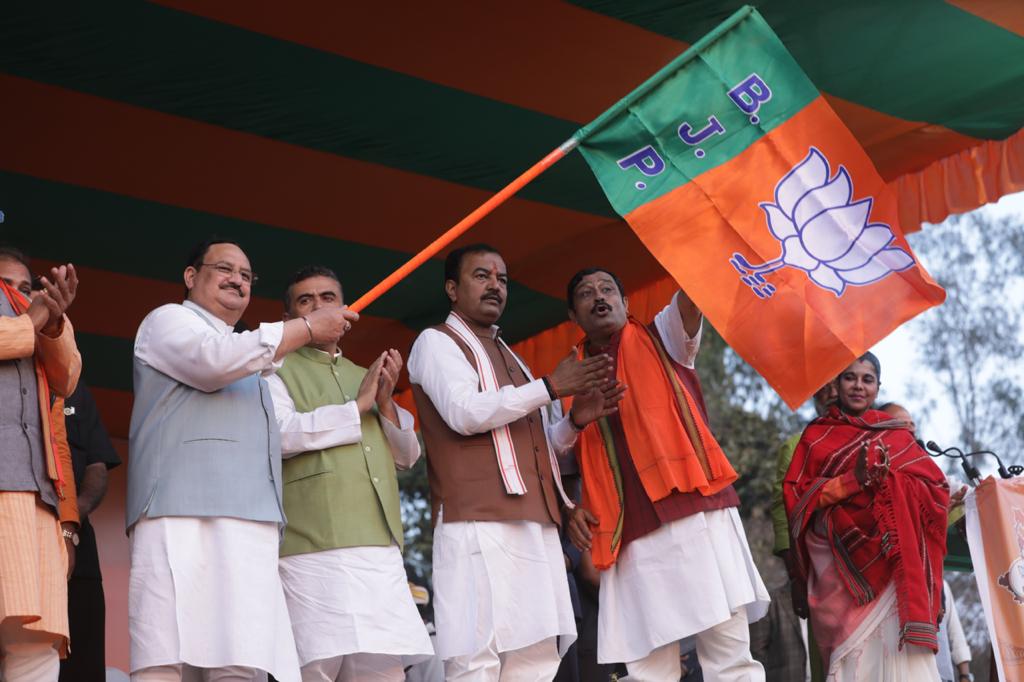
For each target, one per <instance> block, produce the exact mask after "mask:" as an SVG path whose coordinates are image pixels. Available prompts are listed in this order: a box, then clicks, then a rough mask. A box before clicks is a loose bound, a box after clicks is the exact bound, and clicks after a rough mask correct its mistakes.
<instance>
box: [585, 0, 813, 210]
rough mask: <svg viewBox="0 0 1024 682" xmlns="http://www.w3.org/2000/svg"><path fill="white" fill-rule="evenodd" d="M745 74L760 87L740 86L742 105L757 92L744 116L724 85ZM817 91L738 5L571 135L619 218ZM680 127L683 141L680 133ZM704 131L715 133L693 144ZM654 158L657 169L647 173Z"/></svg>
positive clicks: (738, 148) (725, 158)
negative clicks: (744, 91)
mask: <svg viewBox="0 0 1024 682" xmlns="http://www.w3.org/2000/svg"><path fill="white" fill-rule="evenodd" d="M752 76H754V77H756V78H759V79H760V81H761V82H762V83H763V84H764V85H765V86H767V90H765V89H764V88H762V87H761V86H760V85H759V84H758V85H754V86H753V88H752V91H751V90H748V91H747V94H748V97H747V98H743V101H744V102H745V103H746V102H751V101H753V100H759V99H760V98H761V96H764V97H765V101H763V102H761V103H760V106H759V108H758V109H757V111H756V112H754V114H753V115H750V114H748V113H746V112H744V111H743V110H742V109H741V108H740V107H739V106H737V104H736V103H735V102H734V101H733V99H732V98H730V96H729V91H730V90H731V89H733V88H735V87H736V86H739V85H741V84H742V83H744V82H745V81H748V79H750V78H751V77H752ZM769 92H770V97H768V96H767V95H768V93H769ZM817 96H818V91H817V89H816V88H815V87H814V85H813V84H812V83H811V81H810V80H809V79H808V78H807V76H806V75H805V74H804V73H803V71H802V70H801V69H800V67H799V65H797V63H796V61H795V60H794V59H793V57H792V56H791V55H790V54H789V52H788V51H787V50H786V47H785V46H784V45H783V44H782V41H780V40H779V39H778V37H777V36H776V35H775V33H773V32H772V30H771V28H770V27H769V26H768V24H767V23H766V22H765V21H764V19H763V18H762V17H761V15H760V14H758V13H757V11H756V10H753V9H750V8H744V9H741V10H740V11H739V12H737V13H736V14H734V15H733V16H732V17H730V18H729V19H728V20H726V22H724V23H723V24H722V25H721V26H719V27H718V28H717V29H715V30H714V31H712V32H711V33H709V34H708V35H707V36H705V37H704V38H703V39H701V40H700V41H698V42H697V43H696V44H694V45H693V47H691V48H690V49H689V50H687V51H686V52H685V53H683V54H682V55H681V56H680V57H679V58H677V59H676V60H675V61H674V62H673V63H672V64H670V65H669V66H668V67H666V68H665V69H663V70H662V71H660V72H659V73H658V74H656V76H655V77H654V78H652V79H651V80H649V81H647V82H646V83H644V84H643V85H642V86H640V87H639V88H638V89H637V90H635V91H634V92H633V93H631V94H630V95H629V96H628V97H626V98H625V99H624V100H623V101H622V102H620V103H619V104H617V105H616V106H615V107H613V108H612V109H611V110H610V113H606V114H605V115H602V116H601V117H599V118H598V119H597V120H596V121H595V122H594V123H592V124H591V125H590V126H587V127H585V128H583V129H582V130H581V131H580V132H579V133H578V136H579V137H580V138H582V142H581V144H580V150H581V151H582V153H583V156H584V157H585V158H586V160H587V162H588V163H589V164H590V167H591V168H592V169H593V171H594V173H595V174H596V175H597V179H598V180H599V181H600V183H601V186H602V187H603V188H604V191H605V194H607V195H608V199H609V200H610V201H611V203H612V206H613V207H614V208H615V210H616V211H617V212H618V213H619V214H621V215H626V214H628V213H630V212H631V211H633V210H634V209H636V208H637V207H639V206H642V205H643V204H645V203H647V202H649V201H653V200H654V199H657V198H658V197H660V196H662V195H664V194H666V193H667V192H669V191H671V190H673V189H675V188H676V187H679V186H681V185H684V184H686V183H688V182H690V181H691V180H693V179H694V178H696V177H697V176H699V175H700V174H701V173H704V172H706V171H709V170H711V169H712V168H715V167H717V166H720V165H722V164H724V163H728V162H729V161H730V160H731V159H732V158H734V157H735V156H736V155H737V154H739V153H740V152H742V151H743V150H744V149H746V148H747V147H749V146H750V145H751V144H753V143H754V142H756V141H757V140H758V139H760V138H761V137H762V136H763V135H765V134H766V133H768V132H770V131H771V130H773V129H774V128H775V127H777V126H778V125H780V124H781V123H782V122H784V121H786V120H787V119H789V118H790V117H792V116H793V115H794V114H796V113H797V112H798V111H800V110H801V109H803V108H804V107H806V106H807V105H808V104H810V102H811V101H812V100H814V99H815V98H816V97H817ZM684 124H685V125H686V126H688V127H687V128H685V136H686V137H689V138H690V141H684V139H683V136H682V135H681V133H680V127H681V126H684ZM705 129H707V130H709V131H717V130H719V129H720V130H721V132H715V133H714V134H710V135H709V136H707V137H706V138H704V139H703V140H701V141H694V140H695V138H699V137H701V134H700V133H701V131H703V130H705ZM645 149H648V151H647V152H646V153H645V152H644V151H643V150H645ZM650 150H653V152H654V153H656V154H657V157H654V155H653V154H652V153H651V151H650ZM633 155H639V156H637V157H633ZM631 157H633V158H637V159H638V160H637V161H636V162H634V163H632V164H628V163H627V162H626V161H625V159H629V158H631ZM639 157H644V159H643V160H642V161H641V160H639ZM659 159H660V162H663V165H664V169H663V170H661V171H660V172H658V173H657V174H656V175H653V174H651V173H653V172H654V171H656V170H657V169H658V168H659V167H660V162H659ZM623 165H626V167H625V168H624V167H623ZM640 168H643V169H646V170H647V171H648V172H647V173H645V172H643V171H642V170H640Z"/></svg>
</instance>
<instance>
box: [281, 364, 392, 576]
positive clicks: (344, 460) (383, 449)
mask: <svg viewBox="0 0 1024 682" xmlns="http://www.w3.org/2000/svg"><path fill="white" fill-rule="evenodd" d="M365 374H366V370H365V369H363V368H362V367H359V366H357V365H355V364H353V363H352V362H351V361H349V360H348V359H346V358H344V357H342V356H340V355H339V356H338V357H337V358H333V359H332V358H331V357H330V356H329V355H328V354H326V353H323V352H321V351H318V350H315V349H313V348H300V349H299V350H297V351H295V352H294V353H290V354H289V355H288V356H287V357H286V358H285V360H284V364H283V365H282V367H281V369H279V370H278V371H277V375H278V376H279V377H280V378H281V380H282V381H283V382H284V385H285V387H287V389H288V393H289V394H290V395H291V398H292V400H293V401H294V402H295V409H296V411H298V412H312V411H313V410H315V409H316V408H318V407H323V406H324V405H341V404H343V403H346V402H348V401H350V400H355V399H356V395H357V394H358V392H359V382H361V381H362V380H363V376H364V375H365ZM379 419H380V417H379V416H378V414H377V411H376V408H375V409H374V410H373V411H371V412H369V413H367V414H364V415H363V419H362V427H363V429H362V440H360V441H359V442H358V443H352V444H349V445H341V446H338V447H333V448H328V449H327V450H318V451H313V452H304V453H302V454H299V455H294V456H293V457H290V458H288V459H286V460H284V465H283V467H282V479H283V481H284V512H285V516H286V517H287V518H288V525H287V527H286V528H285V531H284V542H283V543H282V545H281V556H290V555H292V554H306V553H308V552H320V551H323V550H326V549H336V548H338V547H360V546H367V545H377V546H386V545H390V544H391V541H392V539H394V541H395V542H397V543H398V546H399V547H401V546H402V541H403V534H402V516H401V511H400V509H399V499H398V479H397V477H396V476H395V460H394V459H393V457H392V455H391V448H390V447H389V445H388V442H387V438H386V437H385V436H384V429H383V428H382V427H381V425H380V421H379Z"/></svg>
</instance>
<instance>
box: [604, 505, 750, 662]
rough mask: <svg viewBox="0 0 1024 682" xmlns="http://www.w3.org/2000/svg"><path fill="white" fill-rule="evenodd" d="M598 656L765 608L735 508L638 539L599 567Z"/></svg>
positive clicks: (635, 653) (646, 646) (633, 654)
mask: <svg viewBox="0 0 1024 682" xmlns="http://www.w3.org/2000/svg"><path fill="white" fill-rule="evenodd" d="M599 595H600V610H599V612H598V624H597V660H598V662H600V663H619V662H628V661H636V660H639V659H641V658H643V657H645V656H647V654H649V653H650V652H652V651H654V650H655V649H657V648H658V647H661V646H664V645H666V644H668V643H669V642H675V641H677V640H680V639H683V638H684V637H689V636H691V635H696V634H697V633H699V632H702V631H704V630H707V629H708V628H710V627H713V626H715V625H718V624H719V623H724V622H725V621H727V620H728V619H729V618H730V616H731V615H732V614H733V613H734V612H736V611H738V610H740V609H741V608H745V609H746V610H747V619H748V621H749V622H754V621H756V620H759V619H760V618H763V617H764V615H765V614H766V613H768V604H769V603H770V598H769V597H768V590H767V589H765V586H764V583H763V582H762V581H761V576H760V574H759V573H758V572H757V567H756V566H755V565H754V559H753V557H752V556H751V555H750V548H749V547H748V545H747V539H746V536H745V535H744V533H743V524H742V523H741V522H740V516H739V513H738V512H737V511H736V508H735V507H730V508H729V509H716V510H714V511H709V512H699V513H697V514H694V515H692V516H687V517H686V518H682V519H679V520H677V521H673V522H671V523H668V524H666V525H664V526H662V527H661V528H659V529H658V530H656V531H654V532H652V533H648V534H647V535H645V536H643V537H642V538H639V539H637V540H633V541H632V542H630V543H629V544H628V545H626V547H625V548H624V549H623V550H622V552H621V553H620V554H619V558H618V561H616V562H615V564H614V565H613V566H612V567H611V568H609V569H608V570H606V571H602V572H601V590H600V593H599Z"/></svg>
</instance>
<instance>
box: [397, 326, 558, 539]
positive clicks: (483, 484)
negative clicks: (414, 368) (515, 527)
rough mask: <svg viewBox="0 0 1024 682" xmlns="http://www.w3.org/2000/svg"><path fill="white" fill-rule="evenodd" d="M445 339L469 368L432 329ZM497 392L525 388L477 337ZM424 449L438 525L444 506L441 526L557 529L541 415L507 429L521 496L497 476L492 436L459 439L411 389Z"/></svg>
mask: <svg viewBox="0 0 1024 682" xmlns="http://www.w3.org/2000/svg"><path fill="white" fill-rule="evenodd" d="M432 329H436V330H437V331H440V332H441V333H443V334H445V335H447V336H448V337H449V338H451V339H452V341H454V342H455V344H456V345H457V346H458V347H459V349H460V350H461V351H462V353H463V354H464V355H465V356H466V361H467V362H469V364H470V365H473V367H474V369H478V368H477V367H476V363H475V362H474V359H473V353H472V352H471V351H470V349H469V348H468V347H467V346H466V345H465V344H464V343H463V342H462V341H461V340H460V339H459V338H458V337H457V336H455V334H454V332H452V331H451V330H450V329H449V328H448V327H447V326H445V325H438V326H436V327H432ZM479 338H480V343H481V345H483V347H484V350H486V352H487V355H488V356H489V357H490V359H491V364H493V365H494V373H495V375H496V376H497V377H498V383H499V385H501V386H508V385H510V384H511V385H513V386H522V385H524V384H527V383H529V380H528V379H527V378H526V377H525V376H523V372H522V370H521V369H520V367H519V363H517V362H516V359H515V358H514V357H513V356H512V354H511V353H510V352H509V351H508V350H506V349H505V348H504V347H503V346H501V345H500V344H499V343H498V342H497V340H496V339H493V338H490V337H489V336H480V337H479ZM412 394H413V398H414V399H415V401H416V409H417V411H418V412H419V417H420V430H421V432H422V434H423V441H424V444H425V445H426V455H427V473H428V476H429V478H430V497H431V512H432V518H433V520H434V523H435V524H436V523H437V518H438V510H439V509H440V508H441V506H442V505H444V520H445V521H537V522H538V523H556V524H558V523H560V522H561V516H560V514H559V508H558V491H557V490H556V489H555V484H554V480H553V478H552V471H551V460H550V458H549V457H548V446H547V437H546V435H545V433H544V422H543V420H542V419H541V413H540V410H537V411H535V412H533V413H531V414H529V415H527V416H526V417H523V418H522V419H519V420H517V421H514V422H512V423H511V424H509V425H508V427H509V431H510V433H511V435H512V442H513V444H514V445H515V449H516V461H517V462H518V464H519V471H520V473H521V475H522V477H523V483H525V484H526V494H525V495H509V494H508V493H506V492H505V486H504V484H503V483H502V480H501V472H500V471H499V470H498V461H497V455H496V453H495V451H494V442H493V441H492V439H491V433H490V432H489V431H486V432H484V433H478V434H474V435H472V436H463V435H460V434H458V433H456V432H455V431H452V430H451V429H450V428H449V427H448V425H447V424H446V423H445V421H444V419H442V418H441V415H440V414H438V412H437V408H435V407H434V404H433V403H432V402H431V400H430V398H429V397H427V394H426V393H424V392H423V389H422V388H420V386H419V385H417V384H413V385H412Z"/></svg>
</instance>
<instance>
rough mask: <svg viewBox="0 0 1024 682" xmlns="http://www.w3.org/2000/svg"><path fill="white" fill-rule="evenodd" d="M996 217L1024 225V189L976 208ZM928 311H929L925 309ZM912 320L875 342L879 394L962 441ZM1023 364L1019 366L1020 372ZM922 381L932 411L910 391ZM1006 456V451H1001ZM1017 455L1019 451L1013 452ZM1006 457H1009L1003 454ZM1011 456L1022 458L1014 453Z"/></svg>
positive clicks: (922, 430) (939, 439) (933, 434)
mask: <svg viewBox="0 0 1024 682" xmlns="http://www.w3.org/2000/svg"><path fill="white" fill-rule="evenodd" d="M975 212H976V213H984V214H988V215H990V216H993V217H997V216H998V217H1006V216H1013V217H1016V218H1018V219H1019V220H1020V223H1021V225H1022V228H1021V229H1024V192H1020V193H1017V194H1010V195H1007V196H1004V197H1003V198H1002V199H1000V200H999V201H998V202H997V203H995V204H987V205H985V206H982V207H981V208H979V209H977V210H976V211H975ZM929 227H930V226H929V225H928V224H925V225H923V226H922V231H924V230H928V229H929ZM908 239H909V241H910V246H911V248H913V247H914V235H910V236H909V238H908ZM921 260H922V262H923V263H924V265H925V267H926V268H927V267H928V261H927V258H925V257H922V258H921ZM924 314H927V313H924ZM913 333H914V324H913V321H911V322H909V323H906V324H904V325H903V326H901V327H900V328H899V329H897V330H896V331H894V332H893V333H892V334H890V335H889V336H887V337H886V338H885V339H883V340H882V341H881V342H880V343H878V344H876V345H875V347H874V348H873V349H872V350H873V351H874V352H875V354H876V355H878V358H879V360H880V361H881V363H882V386H881V391H880V396H881V398H882V399H883V400H886V401H894V402H898V403H901V404H903V405H904V406H905V407H907V409H908V410H910V411H911V413H912V414H913V416H914V418H915V420H916V421H917V423H918V433H919V434H920V435H921V436H922V437H923V438H925V439H927V440H934V441H935V442H936V443H939V444H940V445H942V446H943V447H948V446H950V445H959V443H958V433H959V429H958V426H957V421H956V413H955V412H954V410H953V406H952V403H951V402H950V401H949V399H948V398H947V397H945V394H944V392H943V391H942V390H941V389H940V388H939V384H938V383H937V382H936V381H935V379H933V378H931V376H930V375H931V370H930V369H929V368H927V367H926V366H925V365H923V364H922V363H921V361H920V359H919V357H918V353H917V350H916V348H915V345H916V344H915V341H914V338H913ZM1020 370H1021V368H1019V367H1018V368H1017V371H1018V373H1019V372H1020ZM914 381H917V382H919V383H922V384H923V385H924V386H925V387H926V388H934V389H935V390H930V391H928V393H929V394H930V396H929V397H930V398H931V399H933V400H934V401H935V405H934V408H933V409H932V411H931V412H930V414H927V415H925V414H924V412H923V411H922V410H921V401H920V400H915V399H914V397H912V396H911V395H909V393H910V391H909V386H910V384H911V382H914ZM999 454H1000V456H1003V453H999ZM1013 454H1014V455H1015V454H1016V453H1013ZM1003 458H1004V460H1006V459H1007V458H1006V457H1005V456H1004V457H1003ZM988 459H989V458H982V457H978V458H977V462H976V463H977V465H978V468H979V469H980V470H981V472H982V475H983V476H984V475H986V474H988V473H990V472H993V471H994V469H995V462H994V461H993V462H992V463H991V464H990V463H989V462H988V461H987V460H988ZM1009 459H1010V460H1016V459H1019V458H1017V457H1014V456H1013V455H1011V456H1010V457H1009ZM1017 463H1021V462H1019V461H1018V462H1017Z"/></svg>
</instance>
